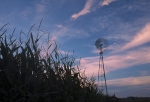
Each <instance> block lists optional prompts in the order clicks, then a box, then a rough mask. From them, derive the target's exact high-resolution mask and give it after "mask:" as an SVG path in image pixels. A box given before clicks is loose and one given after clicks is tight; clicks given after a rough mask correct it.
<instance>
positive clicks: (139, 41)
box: [121, 23, 150, 50]
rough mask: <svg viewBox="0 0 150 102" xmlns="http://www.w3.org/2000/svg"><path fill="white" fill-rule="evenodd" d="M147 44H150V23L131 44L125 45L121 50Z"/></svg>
mask: <svg viewBox="0 0 150 102" xmlns="http://www.w3.org/2000/svg"><path fill="white" fill-rule="evenodd" d="M147 42H150V23H148V24H146V26H145V27H144V28H143V29H142V30H141V31H139V32H138V33H137V34H136V36H135V37H134V38H133V39H132V40H131V41H130V42H129V43H127V44H125V45H124V46H123V47H122V49H121V50H127V49H130V48H133V47H137V46H140V45H143V44H145V43H147Z"/></svg>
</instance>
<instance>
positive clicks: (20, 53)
mask: <svg viewBox="0 0 150 102" xmlns="http://www.w3.org/2000/svg"><path fill="white" fill-rule="evenodd" d="M5 26H6V25H4V26H3V27H2V28H1V29H0V101H2V102H32V101H33V102H100V101H102V102H110V99H109V97H108V96H106V95H103V94H102V92H99V91H98V89H97V86H96V84H95V81H94V79H93V78H91V80H88V79H87V78H86V76H85V75H84V73H81V72H80V69H79V67H78V65H76V66H75V65H74V62H75V58H74V57H73V55H68V54H66V55H62V54H60V53H58V48H57V44H54V45H53V46H54V48H53V50H52V51H51V52H49V49H50V48H52V44H49V41H48V42H47V48H45V47H40V48H39V46H40V45H39V44H40V43H38V41H39V40H40V38H41V36H40V33H39V32H40V30H39V29H40V26H39V28H38V30H37V32H38V33H37V37H36V38H34V37H33V34H32V29H33V27H34V26H32V27H31V29H30V30H29V33H28V38H27V41H23V39H21V37H20V39H19V40H18V39H16V38H15V39H14V38H13V37H14V33H15V30H14V31H13V33H12V34H11V35H10V36H9V37H8V36H6V35H5V33H6V31H7V30H6V29H4V27H5ZM21 34H23V32H21V33H20V35H21ZM48 38H49V36H48ZM48 40H49V39H48ZM41 51H45V52H44V55H43V56H42V54H41V53H43V52H41Z"/></svg>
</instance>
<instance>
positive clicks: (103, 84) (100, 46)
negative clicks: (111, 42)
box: [95, 38, 108, 95]
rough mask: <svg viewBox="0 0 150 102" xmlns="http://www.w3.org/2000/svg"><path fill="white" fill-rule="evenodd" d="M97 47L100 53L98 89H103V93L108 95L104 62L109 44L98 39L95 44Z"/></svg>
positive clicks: (104, 40)
mask: <svg viewBox="0 0 150 102" xmlns="http://www.w3.org/2000/svg"><path fill="white" fill-rule="evenodd" d="M95 47H96V48H97V50H98V51H99V69H98V87H100V88H101V91H103V92H104V93H106V95H108V91H107V83H106V75H105V68H104V61H103V52H104V51H105V50H106V48H107V47H108V42H107V40H106V39H104V38H98V39H97V40H96V42H95Z"/></svg>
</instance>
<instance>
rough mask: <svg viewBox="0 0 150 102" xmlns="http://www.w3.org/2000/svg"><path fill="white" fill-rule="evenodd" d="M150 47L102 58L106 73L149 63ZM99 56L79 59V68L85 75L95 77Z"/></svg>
mask: <svg viewBox="0 0 150 102" xmlns="http://www.w3.org/2000/svg"><path fill="white" fill-rule="evenodd" d="M149 49H150V47H147V48H141V49H140V50H137V51H128V52H126V53H124V54H122V55H119V54H118V55H117V54H116V55H112V56H108V57H106V58H104V64H105V70H106V72H110V71H114V70H118V69H122V68H127V67H130V66H135V65H140V64H146V63H150V53H149ZM98 60H99V56H96V57H86V58H83V59H81V68H86V74H87V75H92V74H93V73H94V74H95V75H97V72H98V66H99V63H98Z"/></svg>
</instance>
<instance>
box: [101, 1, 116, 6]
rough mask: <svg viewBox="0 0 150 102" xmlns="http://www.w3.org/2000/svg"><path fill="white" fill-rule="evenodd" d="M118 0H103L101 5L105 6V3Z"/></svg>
mask: <svg viewBox="0 0 150 102" xmlns="http://www.w3.org/2000/svg"><path fill="white" fill-rule="evenodd" d="M114 1H116V0H103V2H100V3H99V5H100V6H105V5H109V4H110V3H111V2H114Z"/></svg>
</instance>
